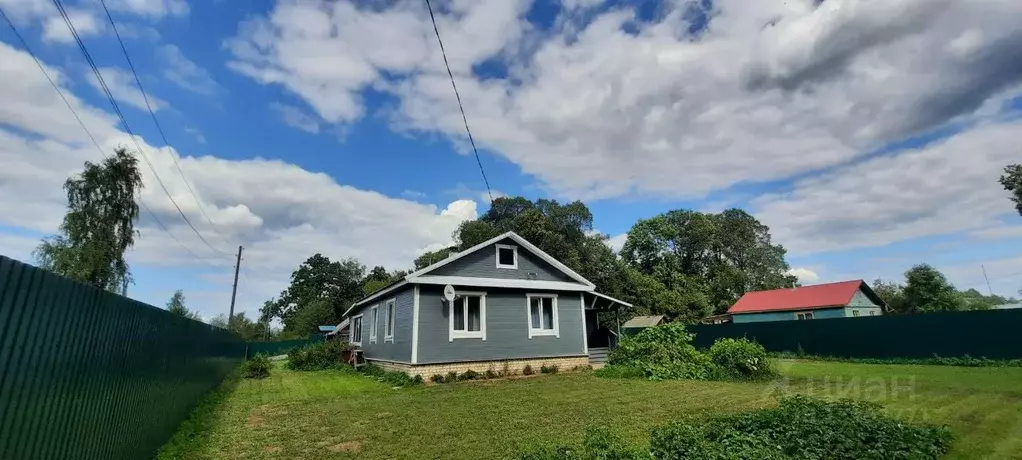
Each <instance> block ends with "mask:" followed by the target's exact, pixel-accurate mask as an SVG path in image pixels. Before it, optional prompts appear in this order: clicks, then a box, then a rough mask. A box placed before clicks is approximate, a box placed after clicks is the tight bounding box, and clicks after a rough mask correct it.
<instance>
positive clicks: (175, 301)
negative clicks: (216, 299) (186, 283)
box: [167, 289, 202, 321]
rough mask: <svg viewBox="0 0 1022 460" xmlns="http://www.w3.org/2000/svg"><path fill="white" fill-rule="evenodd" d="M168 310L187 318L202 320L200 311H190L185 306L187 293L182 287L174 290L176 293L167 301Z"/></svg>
mask: <svg viewBox="0 0 1022 460" xmlns="http://www.w3.org/2000/svg"><path fill="white" fill-rule="evenodd" d="M167 311H169V312H171V313H173V314H175V315H178V316H182V317H185V318H189V319H194V320H197V321H201V320H202V316H200V315H199V313H198V312H193V311H190V310H188V308H187V307H185V294H184V292H183V291H181V290H180V289H178V290H176V291H174V295H172V296H171V297H170V300H169V301H167Z"/></svg>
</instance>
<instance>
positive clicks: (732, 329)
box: [688, 310, 1022, 359]
mask: <svg viewBox="0 0 1022 460" xmlns="http://www.w3.org/2000/svg"><path fill="white" fill-rule="evenodd" d="M688 329H689V331H690V332H693V333H695V335H696V337H695V340H694V341H693V343H694V344H695V345H696V346H697V347H700V348H705V347H709V346H710V345H712V344H713V342H714V341H715V340H717V339H718V338H721V337H731V338H741V337H746V338H748V339H751V340H755V341H757V342H759V343H760V344H762V345H763V347H765V348H766V349H767V350H768V351H773V352H784V351H787V352H797V351H798V350H799V348H800V347H801V350H802V351H804V352H805V353H807V354H810V355H818V356H839V357H850V358H928V357H933V356H934V355H937V356H943V357H959V356H964V355H969V356H972V357H974V358H979V357H986V358H990V359H1016V358H1022V339H1020V338H1019V335H1020V332H1022V310H990V311H962V312H946V313H927V314H920V315H897V316H896V315H889V316H870V317H860V318H840V319H819V320H811V321H772V322H762V323H742V324H720V325H694V326H689V328H688Z"/></svg>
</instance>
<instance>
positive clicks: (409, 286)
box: [344, 232, 631, 378]
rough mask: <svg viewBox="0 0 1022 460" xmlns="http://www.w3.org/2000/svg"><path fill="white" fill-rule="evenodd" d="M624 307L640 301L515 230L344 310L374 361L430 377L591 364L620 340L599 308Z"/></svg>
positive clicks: (355, 337)
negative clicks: (608, 288) (602, 285)
mask: <svg viewBox="0 0 1022 460" xmlns="http://www.w3.org/2000/svg"><path fill="white" fill-rule="evenodd" d="M447 285H450V286H453V287H454V290H455V299H454V300H453V301H447V300H445V298H444V294H443V291H444V288H445V286H447ZM621 306H627V307H631V305H630V304H628V303H626V302H623V301H620V300H617V299H614V298H612V297H609V296H606V295H603V294H600V293H597V292H596V286H594V285H593V283H591V282H590V281H589V280H587V279H585V278H583V277H582V276H581V275H579V274H578V273H575V272H574V271H573V270H571V269H570V268H568V267H567V266H565V265H564V264H562V263H561V262H559V261H557V260H556V259H554V258H553V257H551V256H550V255H549V254H547V253H545V252H543V251H542V250H540V249H539V248H537V247H536V246H534V245H533V244H532V243H529V242H528V241H526V240H525V239H524V238H522V237H521V236H519V235H517V234H515V233H514V232H508V233H505V234H503V235H500V236H498V237H496V238H493V239H491V240H489V241H485V242H483V243H480V244H478V245H476V246H474V247H472V248H469V249H467V250H465V251H462V252H460V253H457V254H452V255H451V256H450V257H448V258H446V259H444V260H442V261H440V262H437V263H435V264H432V265H430V266H428V267H426V268H423V269H421V270H418V271H416V272H414V273H411V274H409V275H407V276H405V277H404V278H402V279H401V280H399V281H397V282H395V283H393V284H391V285H390V286H387V287H386V288H384V289H381V290H379V291H377V292H375V293H373V294H372V295H369V296H368V297H365V298H363V299H361V300H359V301H358V302H355V303H354V304H353V305H352V306H351V308H349V309H348V311H346V312H345V314H344V316H345V318H346V319H349V320H350V326H349V329H350V341H351V343H352V344H354V345H356V346H358V347H360V348H361V349H362V350H363V353H364V356H365V358H366V360H367V361H369V362H373V363H375V364H378V365H380V366H382V367H384V368H388V369H392V370H401V371H405V372H408V373H409V374H413V375H415V374H417V375H422V376H424V377H427V378H428V377H430V376H432V375H435V374H446V373H447V372H451V371H454V372H464V371H465V370H469V369H471V370H474V371H476V372H485V371H486V370H493V371H494V372H500V371H502V370H510V371H518V370H520V369H522V368H524V367H525V366H526V365H530V366H532V367H533V368H537V369H538V368H539V366H542V365H557V366H559V367H560V368H561V369H567V368H573V367H576V366H581V365H587V364H589V363H590V357H591V356H592V357H593V358H594V359H602V357H603V356H605V355H606V347H607V346H608V344H609V343H611V342H612V341H613V337H612V335H613V334H614V332H612V331H609V330H608V329H606V328H604V327H601V326H600V325H599V323H598V321H597V315H596V313H597V311H600V310H603V311H616V309H617V308H619V307H621Z"/></svg>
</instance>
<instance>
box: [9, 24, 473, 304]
mask: <svg viewBox="0 0 1022 460" xmlns="http://www.w3.org/2000/svg"><path fill="white" fill-rule="evenodd" d="M48 69H49V70H50V71H51V72H53V73H54V75H55V76H56V77H57V78H58V81H63V80H64V79H63V78H62V77H60V73H59V72H58V71H57V69H55V68H52V67H48ZM0 78H2V79H3V81H8V82H11V84H10V85H0V101H2V103H0V124H3V125H4V126H11V127H13V128H14V130H11V129H8V128H6V127H4V128H0V196H5V197H16V198H17V199H16V200H0V226H18V227H21V228H23V229H25V231H26V232H38V233H40V234H52V233H53V232H54V231H55V230H56V228H57V226H58V225H59V223H60V220H61V218H62V216H63V213H64V208H65V196H64V193H63V191H62V190H61V185H62V183H63V181H64V180H65V179H66V178H67V177H68V176H69V175H72V174H75V173H77V172H79V171H80V170H81V165H82V163H83V162H84V161H97V160H99V159H100V157H101V156H102V153H101V152H99V151H97V150H96V149H95V147H94V146H92V145H91V143H89V142H88V141H87V137H85V136H84V134H82V130H81V128H80V127H78V126H77V124H76V123H75V122H74V119H73V117H72V116H71V113H70V112H69V111H68V110H67V108H66V107H65V106H64V105H63V102H62V101H60V99H59V97H57V95H56V93H55V92H54V91H53V89H52V88H51V87H50V85H49V84H48V83H47V82H46V80H45V78H44V77H43V76H42V74H41V73H40V72H39V70H38V69H37V68H36V67H35V64H34V62H33V61H32V60H31V58H30V57H29V56H28V55H27V54H26V53H23V52H20V51H17V50H14V49H13V48H11V47H9V46H7V45H6V44H3V43H0ZM62 87H63V88H64V90H65V92H66V94H67V96H68V99H69V101H70V102H71V104H72V105H73V106H74V107H75V108H76V110H77V111H78V112H79V114H80V115H81V116H82V118H83V121H84V122H85V123H86V124H87V125H88V126H89V127H90V130H92V132H93V133H94V134H95V135H96V136H97V140H98V141H99V142H100V144H101V146H102V149H103V150H104V151H110V150H111V149H112V148H113V147H114V146H116V145H126V146H133V145H134V144H133V143H132V142H131V141H130V139H128V137H127V136H126V135H124V134H123V133H120V132H118V131H117V130H116V129H115V128H114V126H115V122H114V119H113V117H111V116H109V115H107V114H105V113H103V112H101V111H98V110H96V109H94V108H91V107H89V106H86V105H84V104H82V103H81V102H80V100H79V99H78V98H76V97H75V95H74V94H73V93H72V92H70V91H68V90H67V86H66V85H62ZM138 140H139V142H140V143H141V144H142V146H143V149H144V151H145V152H146V154H147V156H148V158H149V160H150V161H151V162H152V165H153V167H154V168H155V170H156V171H157V172H158V173H159V175H160V177H161V178H162V179H163V181H164V183H165V184H166V186H167V187H168V190H169V193H170V195H171V196H173V197H174V198H175V200H176V201H177V203H178V205H180V206H181V210H182V211H183V212H184V214H185V215H186V216H188V218H189V219H190V221H191V222H192V223H193V224H194V225H195V226H196V227H197V228H198V230H199V231H200V232H202V235H203V236H204V237H205V238H206V239H207V240H209V242H210V243H211V244H212V245H213V246H215V247H217V248H218V249H220V250H222V251H224V252H226V253H232V252H233V251H234V249H235V247H236V245H238V244H241V245H243V246H244V247H245V267H246V270H248V276H249V278H250V282H249V283H248V284H246V285H243V286H241V287H240V288H239V289H240V290H241V292H240V293H239V298H241V299H244V301H245V302H247V303H248V305H249V306H248V307H246V308H256V307H258V302H261V301H262V300H265V299H268V298H269V297H270V296H273V295H276V294H277V293H278V292H279V291H280V289H282V288H283V287H284V286H285V285H286V283H287V280H288V275H289V274H290V272H291V270H293V269H294V267H295V266H297V265H298V264H299V263H300V262H301V261H303V260H305V259H306V258H307V257H309V256H310V255H312V254H314V253H317V252H320V253H323V254H324V255H326V256H328V257H331V258H344V257H356V258H358V259H360V260H361V261H362V262H363V263H365V264H367V265H370V266H371V265H376V264H382V265H384V266H387V267H388V268H395V269H396V268H407V267H410V266H411V264H412V260H413V259H414V258H415V257H416V256H418V255H419V249H420V248H422V247H426V246H429V245H432V244H444V243H448V242H450V239H451V234H452V232H453V231H454V229H455V228H456V227H457V226H458V224H460V223H461V222H462V221H463V220H465V219H474V218H476V212H477V211H476V203H475V202H474V201H472V200H456V201H453V202H452V203H450V204H449V205H448V206H447V207H446V208H444V209H440V208H438V207H436V206H433V205H429V204H421V203H415V202H411V201H407V200H403V199H398V198H391V197H388V196H385V195H382V194H380V193H377V192H374V191H368V190H360V189H357V188H354V187H351V186H348V185H344V184H338V183H337V182H336V181H334V179H332V178H331V177H330V176H328V175H326V174H323V173H314V172H310V171H308V170H305V169H303V168H301V167H300V166H297V165H294V164H289V163H285V162H282V161H277V160H265V159H261V158H250V159H242V160H226V159H222V158H217V157H214V156H201V157H198V156H188V155H179V153H178V152H176V151H175V150H173V149H171V148H155V147H153V146H151V145H149V144H148V143H147V142H145V140H144V139H141V138H139V139H138ZM175 157H176V158H177V159H178V162H179V163H180V166H181V168H182V170H183V171H184V174H185V175H186V176H187V177H188V180H189V182H190V183H191V186H192V188H193V189H194V191H195V193H196V195H197V196H198V199H199V200H201V203H202V205H203V207H204V208H205V210H206V213H207V214H208V215H209V217H210V218H211V219H212V221H213V223H214V224H215V227H216V229H218V230H219V231H217V230H216V229H214V228H213V225H210V224H209V223H208V222H206V220H205V218H204V217H203V215H202V213H201V212H200V210H199V207H198V204H197V203H196V201H195V199H193V198H192V197H191V195H190V193H189V192H188V190H187V188H186V187H185V184H184V183H183V182H182V181H181V180H180V177H178V175H177V171H176V169H175V167H174V161H173V160H174V158H175ZM140 168H141V172H142V175H143V181H144V183H145V184H146V186H145V188H144V189H143V192H142V198H143V200H144V202H145V203H146V204H147V205H148V207H149V208H150V209H152V211H153V212H154V213H155V214H156V215H157V216H158V217H159V218H160V220H161V221H162V222H163V223H164V224H165V225H166V226H167V227H168V228H169V231H170V232H171V233H172V234H173V235H174V236H175V237H176V238H177V239H178V240H180V241H181V242H182V243H183V244H184V245H186V246H187V247H189V248H190V249H191V250H192V251H193V252H195V253H196V254H198V255H199V256H200V257H205V258H208V260H206V261H204V262H199V261H196V260H195V259H193V258H192V257H191V256H189V255H188V254H187V253H185V251H183V250H182V249H181V248H180V246H178V243H176V242H175V241H173V239H172V237H171V236H170V235H168V234H167V233H164V232H162V231H160V230H159V229H158V228H156V226H155V225H154V224H153V222H152V220H151V218H150V217H149V216H148V215H146V214H144V213H143V215H142V217H141V220H140V222H139V225H138V229H139V230H140V233H141V235H140V239H139V240H138V243H137V244H136V246H135V248H134V249H133V250H132V251H131V253H130V255H129V262H130V263H132V264H133V265H134V266H147V267H150V268H152V267H188V268H189V269H190V270H191V271H192V272H193V273H195V274H196V276H198V275H201V274H204V273H205V274H213V275H224V274H229V273H230V266H231V265H232V263H233V261H232V260H231V259H230V257H229V256H220V257H214V253H213V251H211V250H210V249H209V248H207V247H205V246H204V245H203V243H202V242H201V241H199V239H198V237H197V236H196V235H195V234H194V233H192V231H191V230H190V229H189V228H188V227H187V226H186V224H185V223H184V221H182V220H181V218H180V217H179V216H178V215H177V210H176V209H175V208H174V206H173V204H172V203H171V202H170V199H169V198H167V196H166V195H165V194H164V192H163V191H162V190H161V188H160V187H159V186H158V185H157V184H156V181H155V176H154V175H153V172H152V171H150V169H149V168H148V167H147V166H145V163H143V166H141V167H140ZM34 244H35V240H34V239H25V238H21V237H12V236H10V235H3V236H2V237H0V250H3V251H13V252H14V253H17V252H19V251H20V252H21V253H25V252H26V250H29V248H30V247H31V246H34ZM210 276H212V275H210ZM223 292H224V294H223V296H222V297H219V298H216V297H215V295H214V296H213V297H211V298H210V299H206V300H207V302H206V303H205V304H204V305H206V306H203V307H201V308H200V310H201V311H202V312H203V314H204V316H213V315H215V314H217V313H220V312H221V311H219V310H218V309H221V308H222V305H226V302H225V301H226V296H229V293H230V290H229V289H228V288H225V289H224V291H223ZM157 300H159V299H157ZM253 305H254V306H253Z"/></svg>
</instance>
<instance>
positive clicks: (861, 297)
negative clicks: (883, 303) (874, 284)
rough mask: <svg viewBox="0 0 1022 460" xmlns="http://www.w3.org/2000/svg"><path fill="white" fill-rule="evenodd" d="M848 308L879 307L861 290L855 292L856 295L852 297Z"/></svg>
mask: <svg viewBox="0 0 1022 460" xmlns="http://www.w3.org/2000/svg"><path fill="white" fill-rule="evenodd" d="M848 306H849V307H879V305H877V304H876V303H874V302H873V301H872V300H870V299H869V296H867V295H866V293H865V292H862V290H861V289H860V290H858V291H856V292H855V295H853V296H852V300H851V301H849V302H848Z"/></svg>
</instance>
